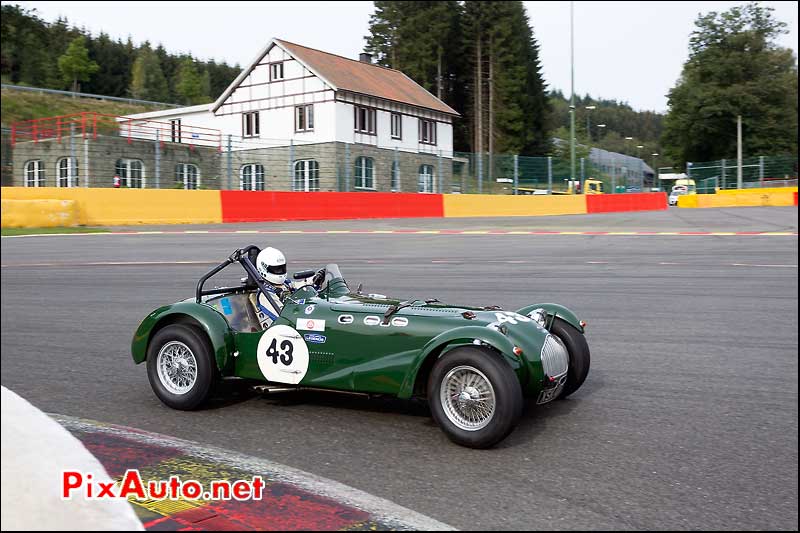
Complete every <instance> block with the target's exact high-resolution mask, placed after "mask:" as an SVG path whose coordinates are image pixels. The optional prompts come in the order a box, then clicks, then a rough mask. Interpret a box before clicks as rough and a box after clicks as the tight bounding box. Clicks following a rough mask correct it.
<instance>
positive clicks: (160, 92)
mask: <svg viewBox="0 0 800 533" xmlns="http://www.w3.org/2000/svg"><path fill="white" fill-rule="evenodd" d="M131 95H132V96H133V97H134V98H139V99H141V100H151V101H154V102H166V101H168V99H169V89H168V87H167V80H166V78H164V73H163V72H162V71H161V64H160V63H159V61H158V57H157V56H156V54H155V52H153V50H152V49H151V48H150V44H149V43H144V44H143V45H142V47H141V48H140V49H139V52H138V53H137V55H136V61H134V62H133V69H132V73H131Z"/></svg>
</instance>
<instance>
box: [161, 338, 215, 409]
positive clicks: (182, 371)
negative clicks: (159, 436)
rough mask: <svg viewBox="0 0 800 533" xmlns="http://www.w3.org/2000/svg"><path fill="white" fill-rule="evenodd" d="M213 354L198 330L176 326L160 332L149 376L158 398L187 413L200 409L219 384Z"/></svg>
mask: <svg viewBox="0 0 800 533" xmlns="http://www.w3.org/2000/svg"><path fill="white" fill-rule="evenodd" d="M212 353H213V351H212V349H211V346H210V345H209V342H208V340H207V339H206V337H205V335H204V334H203V333H202V332H201V331H199V330H198V329H197V328H194V327H191V326H188V325H183V324H172V325H169V326H167V327H165V328H163V329H161V330H159V331H158V332H157V333H156V334H155V335H154V336H153V339H152V340H151V341H150V346H149V347H148V349H147V377H148V379H149V380H150V386H151V387H152V388H153V392H155V394H156V396H158V399H159V400H161V401H162V402H163V403H164V404H166V405H168V406H169V407H172V408H173V409H180V410H183V411H190V410H192V409H197V408H198V407H200V406H201V405H202V404H203V403H204V402H205V401H206V400H208V398H209V397H210V396H211V393H212V390H213V386H214V383H215V382H216V377H217V372H216V367H215V365H214V361H213V359H212Z"/></svg>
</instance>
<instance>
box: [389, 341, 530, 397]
mask: <svg viewBox="0 0 800 533" xmlns="http://www.w3.org/2000/svg"><path fill="white" fill-rule="evenodd" d="M475 341H478V342H479V343H480V344H483V345H488V346H490V347H491V348H494V349H495V350H496V351H497V352H498V353H499V354H500V357H502V358H503V359H504V360H505V361H506V362H508V364H509V366H511V368H512V369H513V370H514V372H515V373H516V374H517V376H518V377H519V378H520V382H524V381H525V380H526V379H527V375H526V372H527V370H526V366H525V365H524V364H523V363H522V361H521V360H520V359H519V358H518V357H516V356H514V352H513V350H514V344H513V343H512V342H511V340H509V339H508V338H507V337H506V336H505V335H503V334H502V333H500V332H499V331H497V330H494V329H490V328H487V327H483V326H464V327H460V328H455V329H451V330H448V331H445V332H444V333H441V334H439V335H437V336H436V337H434V338H433V339H431V340H430V341H429V342H428V343H427V344H426V345H425V346H424V347H423V348H422V350H421V351H420V354H419V355H418V356H417V358H416V359H415V360H414V362H413V363H412V364H411V366H410V367H409V371H408V373H407V374H406V377H405V379H404V380H403V385H402V386H401V387H400V392H399V393H398V394H397V396H398V397H400V398H410V397H411V396H414V395H415V394H417V393H420V392H421V391H424V390H425V387H426V382H427V377H428V374H429V373H430V369H431V368H432V367H433V364H434V363H435V362H436V360H437V359H438V358H439V357H440V356H441V355H442V354H443V353H446V352H447V351H449V350H451V349H453V348H456V347H458V346H465V345H472V344H475Z"/></svg>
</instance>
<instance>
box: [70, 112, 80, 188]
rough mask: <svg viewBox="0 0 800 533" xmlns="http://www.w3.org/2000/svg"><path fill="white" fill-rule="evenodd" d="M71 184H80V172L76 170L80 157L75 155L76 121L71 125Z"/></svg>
mask: <svg viewBox="0 0 800 533" xmlns="http://www.w3.org/2000/svg"><path fill="white" fill-rule="evenodd" d="M69 157H70V162H69V178H68V179H69V186H70V187H74V186H76V185H78V173H77V172H75V167H76V166H77V165H78V158H77V157H75V123H74V122H73V123H72V124H70V125H69Z"/></svg>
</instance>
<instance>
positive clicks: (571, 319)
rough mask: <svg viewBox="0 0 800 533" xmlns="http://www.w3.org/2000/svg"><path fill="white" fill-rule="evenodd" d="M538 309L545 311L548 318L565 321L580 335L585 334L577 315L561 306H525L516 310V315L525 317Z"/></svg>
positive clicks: (548, 304)
mask: <svg viewBox="0 0 800 533" xmlns="http://www.w3.org/2000/svg"><path fill="white" fill-rule="evenodd" d="M540 307H541V308H542V309H544V310H546V311H547V315H548V316H550V317H552V316H557V317H558V318H561V319H563V320H565V321H567V322H568V323H569V324H571V325H572V326H573V327H574V328H575V329H577V330H578V331H580V332H581V333H585V332H584V330H583V326H581V321H580V320H579V319H578V317H577V315H576V314H575V313H573V312H572V311H570V310H569V309H567V308H566V307H564V306H563V305H559V304H550V303H547V304H533V305H526V306H525V307H523V308H522V309H520V310H518V311H517V313H519V314H521V315H527V314H528V313H530V312H531V311H533V310H534V309H538V308H540Z"/></svg>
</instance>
